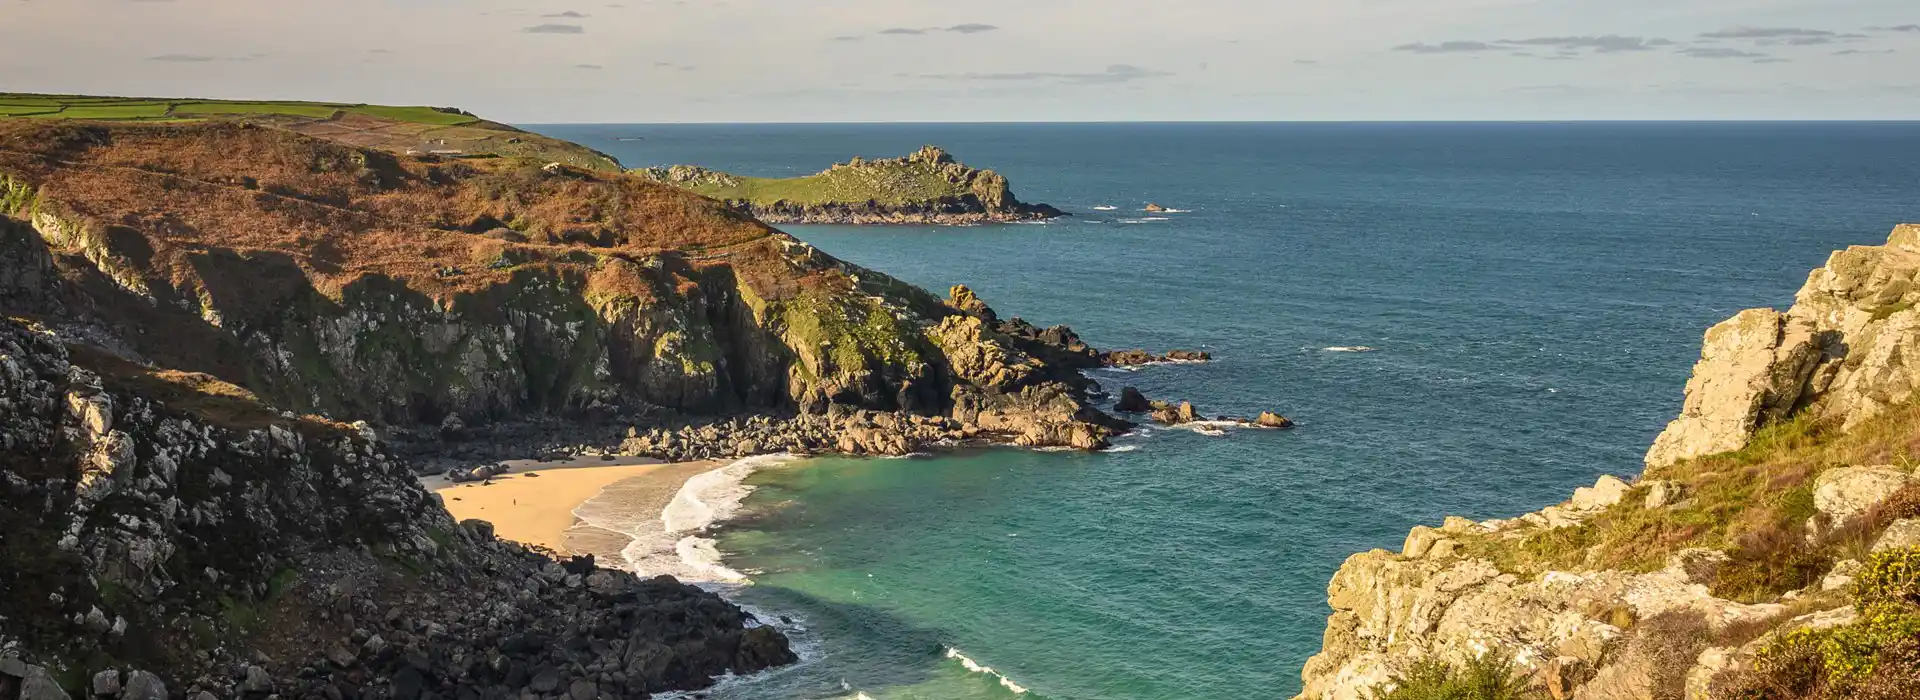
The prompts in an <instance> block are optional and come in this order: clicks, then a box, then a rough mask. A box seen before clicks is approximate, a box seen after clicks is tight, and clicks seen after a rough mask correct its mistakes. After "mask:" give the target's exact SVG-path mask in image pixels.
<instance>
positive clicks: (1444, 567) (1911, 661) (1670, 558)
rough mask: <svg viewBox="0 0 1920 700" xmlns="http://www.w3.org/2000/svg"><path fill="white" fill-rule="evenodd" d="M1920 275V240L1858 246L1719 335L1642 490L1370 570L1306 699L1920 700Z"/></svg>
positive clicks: (1420, 533) (1477, 532)
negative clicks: (1919, 358) (1918, 366)
mask: <svg viewBox="0 0 1920 700" xmlns="http://www.w3.org/2000/svg"><path fill="white" fill-rule="evenodd" d="M1916 281H1920V226H1912V225H1908V226H1901V227H1899V228H1898V229H1897V230H1895V231H1894V232H1893V234H1892V236H1891V238H1890V239H1889V240H1888V242H1887V244H1886V245H1884V246H1859V247H1853V248H1849V249H1847V250H1843V251H1839V252H1836V253H1834V254H1833V256H1832V257H1831V258H1830V259H1829V260H1828V261H1827V264H1826V265H1825V266H1824V267H1822V268H1820V269H1817V270H1814V271H1813V273H1812V275H1810V276H1809V277H1808V279H1807V282H1806V285H1805V286H1804V287H1803V288H1802V289H1801V290H1800V292H1799V294H1798V295H1797V296H1796V297H1795V300H1794V304H1793V306H1792V308H1790V309H1789V310H1787V311H1785V312H1780V311H1776V310H1773V309H1753V310H1748V311H1743V312H1741V313H1740V314H1738V315H1736V316H1735V317H1733V318H1732V319H1729V320H1727V321H1726V322H1724V323H1721V324H1719V325H1717V326H1714V327H1713V328H1712V329H1711V330H1709V331H1707V333H1706V337H1705V341H1704V344H1703V347H1702V350H1701V356H1700V361H1699V363H1698V364H1697V365H1695V367H1694V372H1693V378H1692V379H1691V381H1689V382H1688V383H1687V387H1686V403H1685V408H1684V409H1683V411H1682V414H1681V415H1680V417H1679V418H1678V419H1676V420H1674V421H1673V422H1672V424H1671V425H1669V426H1668V427H1667V429H1666V430H1665V432H1663V433H1661V435H1660V436H1659V439H1658V440H1656V441H1655V442H1654V445H1653V448H1652V449H1651V450H1650V451H1649V452H1648V453H1647V456H1646V471H1645V473H1643V474H1642V475H1640V476H1639V478H1638V479H1636V480H1634V481H1626V480H1623V479H1619V478H1615V477H1612V476H1603V477H1601V478H1600V479H1599V480H1598V481H1597V482H1596V483H1595V484H1594V485H1592V486H1590V487H1583V488H1580V489H1578V490H1576V491H1575V492H1574V494H1573V496H1572V498H1570V499H1568V500H1567V501H1565V502H1563V503H1559V504H1556V505H1552V506H1548V507H1547V508H1544V509H1542V510H1540V511H1538V512H1534V513H1527V514H1525V515H1522V516H1519V517H1516V518H1509V519H1496V520H1487V521H1483V522H1474V521H1471V520H1467V519H1464V518H1457V517H1455V518H1447V519H1446V521H1445V522H1444V523H1442V524H1439V526H1438V527H1428V526H1420V527H1415V528H1413V531H1412V532H1410V533H1408V535H1407V537H1406V541H1405V543H1404V545H1403V546H1401V548H1400V549H1399V551H1397V552H1396V551H1387V550H1384V549H1381V550H1374V551H1371V552H1366V553H1362V554H1356V555H1354V556H1353V557H1351V558H1349V559H1348V560H1347V561H1346V563H1345V564H1344V565H1343V566H1341V567H1340V570H1339V572H1338V573H1336V574H1335V575H1334V577H1333V580H1332V582H1331V583H1330V584H1329V585H1328V587H1327V595H1328V603H1329V604H1330V605H1331V606H1332V608H1333V614H1332V616H1331V617H1330V618H1328V620H1327V627H1326V632H1325V636H1324V646H1323V647H1322V649H1321V651H1320V653H1319V654H1318V655H1316V656H1314V657H1313V658H1312V659H1311V660H1310V661H1308V662H1307V664H1306V668H1305V670H1304V672H1303V677H1304V680H1305V692H1304V693H1302V694H1301V696H1300V697H1301V698H1304V699H1311V700H1322V699H1324V700H1358V699H1361V698H1369V697H1380V698H1385V699H1386V700H1398V699H1399V698H1431V697H1502V698H1506V697H1515V698H1518V697H1549V698H1553V699H1554V700H1565V699H1567V698H1576V699H1582V700H1610V699H1613V698H1685V699H1687V700H1707V699H1715V700H1719V699H1725V700H1733V699H1736V698H1740V699H1775V698H1778V699H1782V700H1784V699H1787V698H1868V699H1876V700H1879V699H1884V700H1892V699H1893V698H1912V697H1920V574H1916V572H1920V473H1916V472H1915V470H1914V464H1915V461H1916V460H1915V457H1916V454H1915V446H1916V445H1920V397H1916V393H1915V389H1916V387H1920V381H1917V380H1920V377H1916V375H1915V368H1914V365H1913V364H1912V362H1911V361H1910V360H1909V359H1908V358H1911V357H1913V356H1914V353H1915V352H1916V350H1917V349H1920V348H1916V343H1920V310H1916V308H1915V306H1916V303H1917V302H1920V291H1916V289H1917V287H1916V285H1915V282H1916ZM1469 686H1472V687H1480V688H1487V687H1501V688H1507V689H1509V690H1510V691H1511V692H1510V693H1508V694H1502V695H1489V696H1482V695H1448V694H1446V693H1447V692H1449V691H1447V689H1448V688H1453V689H1459V688H1465V687H1469Z"/></svg>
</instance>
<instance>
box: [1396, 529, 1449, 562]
mask: <svg viewBox="0 0 1920 700" xmlns="http://www.w3.org/2000/svg"><path fill="white" fill-rule="evenodd" d="M1441 539H1442V538H1441V535H1440V531H1439V530H1435V529H1433V528H1430V527H1427V526H1425V525H1415V526H1414V527H1413V529H1412V530H1410V531H1408V532H1407V541H1406V542H1405V543H1404V544H1402V545H1401V546H1400V556H1403V557H1406V558H1408V559H1419V558H1421V557H1424V556H1426V555H1427V550H1429V549H1432V548H1433V543H1435V542H1438V541H1440V540H1441Z"/></svg>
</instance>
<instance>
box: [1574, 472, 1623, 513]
mask: <svg viewBox="0 0 1920 700" xmlns="http://www.w3.org/2000/svg"><path fill="white" fill-rule="evenodd" d="M1631 488H1632V487H1630V486H1627V482H1625V481H1621V480H1620V478H1619V477H1617V476H1613V475H1612V474H1603V475H1601V476H1600V479H1599V480H1598V481H1595V482H1593V485H1592V486H1582V487H1580V488H1577V489H1574V490H1573V499H1572V500H1570V501H1568V502H1567V505H1569V506H1572V507H1573V508H1574V509H1576V510H1599V509H1602V508H1608V507H1611V506H1613V505H1614V504H1616V503H1619V502H1620V499H1621V498H1623V497H1625V496H1626V495H1627V491H1628V490H1629V489H1631Z"/></svg>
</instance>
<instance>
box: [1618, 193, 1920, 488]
mask: <svg viewBox="0 0 1920 700" xmlns="http://www.w3.org/2000/svg"><path fill="white" fill-rule="evenodd" d="M1917 277H1920V225H1914V224H1906V225H1902V226H1900V227H1898V228H1896V229H1894V231H1893V234H1892V235H1891V236H1890V237H1889V238H1888V241H1887V245H1884V246H1854V247H1851V248H1848V249H1846V250H1841V251H1836V252H1835V253H1834V254H1833V255H1832V256H1831V257H1830V258H1828V260H1827V264H1826V265H1825V266H1824V267H1821V268H1819V269H1816V270H1814V271H1813V272H1812V274H1810V275H1808V277H1807V282H1806V284H1805V285H1804V286H1802V287H1801V288H1800V291H1799V293H1798V294H1796V295H1795V297H1794V303H1793V307H1792V308H1791V309H1789V310H1788V311H1787V312H1786V313H1784V314H1782V313H1779V312H1777V311H1773V310H1770V309H1750V310H1747V311H1742V312H1740V314H1739V315H1736V316H1735V317H1733V318H1732V319H1730V320H1728V321H1726V322H1724V323H1721V324H1720V325H1717V326H1714V328H1713V329H1712V330H1709V331H1708V332H1707V337H1706V342H1705V343H1704V344H1703V347H1702V349H1701V359H1700V362H1699V363H1698V364H1696V365H1695V366H1694V374H1693V378H1692V379H1691V380H1689V381H1688V383H1687V401H1686V406H1685V408H1684V409H1683V410H1682V411H1681V414H1680V417H1679V418H1678V419H1676V420H1675V421H1673V423H1672V424H1671V425H1669V426H1668V427H1667V429H1666V431H1665V432H1663V433H1661V435H1660V438H1659V439H1658V440H1656V441H1655V442H1654V447H1653V449H1652V450H1651V451H1649V452H1648V453H1647V464H1648V465H1649V466H1661V465H1665V464H1671V463H1673V462H1675V461H1678V460H1681V459H1686V458H1689V457H1698V456H1703V455H1709V454H1715V453H1719V452H1727V451H1732V450H1737V449H1740V448H1742V447H1745V446H1746V444H1747V442H1748V440H1749V439H1750V438H1751V437H1752V435H1753V433H1754V431H1756V430H1758V429H1759V428H1761V427H1763V426H1765V425H1767V424H1768V423H1771V422H1775V421H1778V420H1781V419H1783V418H1785V417H1786V416H1788V415H1789V414H1791V413H1793V412H1794V411H1795V410H1797V409H1799V408H1801V407H1803V406H1804V407H1806V408H1807V409H1808V410H1809V411H1810V413H1811V414H1812V415H1814V416H1817V417H1823V418H1830V419H1833V420H1835V421H1837V422H1838V423H1839V424H1840V425H1841V426H1842V427H1847V428H1850V427H1852V426H1854V425H1857V424H1859V422H1860V421H1863V420H1866V419H1868V418H1871V417H1873V416H1875V415H1877V414H1879V413H1880V412H1881V411H1882V410H1884V409H1885V408H1886V407H1887V406H1891V405H1894V404H1897V403H1900V402H1902V401H1905V400H1907V398H1909V397H1911V396H1912V395H1913V392H1914V388H1915V387H1916V386H1920V365H1915V364H1913V363H1911V362H1910V361H1909V360H1908V358H1912V357H1917V356H1920V354H1916V353H1920V311H1915V309H1914V306H1915V305H1916V303H1920V288H1916V285H1915V281H1916V278H1917Z"/></svg>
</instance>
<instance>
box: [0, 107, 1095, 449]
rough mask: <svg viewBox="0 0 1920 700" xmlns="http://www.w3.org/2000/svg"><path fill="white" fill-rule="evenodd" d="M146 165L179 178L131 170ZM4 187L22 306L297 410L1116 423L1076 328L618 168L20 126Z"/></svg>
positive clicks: (422, 415) (10, 143)
mask: <svg viewBox="0 0 1920 700" xmlns="http://www.w3.org/2000/svg"><path fill="white" fill-rule="evenodd" d="M156 152H159V153H168V154H171V156H170V157H174V158H177V160H178V161H179V163H184V164H189V166H186V167H183V166H180V165H178V164H168V165H165V166H151V167H133V166H123V165H117V164H116V163H119V162H121V159H134V160H135V161H137V159H138V158H140V157H144V155H143V154H148V153H156ZM922 160H925V159H922ZM935 160H938V159H935ZM916 162H919V161H916ZM289 164H294V165H292V166H289ZM933 164H934V165H939V166H940V168H941V169H942V171H944V169H946V167H947V166H948V165H951V164H950V163H933ZM263 183H264V184H263ZM0 191H4V192H6V193H7V195H6V197H5V199H4V200H0V204H4V206H0V215H11V216H15V217H18V218H19V219H20V220H21V221H23V222H25V223H24V224H20V223H14V224H8V229H7V230H8V231H10V232H11V233H9V234H7V235H6V236H5V238H4V240H5V241H6V244H5V246H4V249H0V254H4V255H7V256H9V257H10V258H12V259H14V260H16V261H17V262H18V264H17V265H10V268H11V269H17V270H21V271H22V272H20V273H19V274H16V275H13V276H10V277H9V278H7V279H4V280H0V287H4V288H7V289H12V290H22V291H15V292H11V293H10V294H11V295H12V296H11V297H10V300H11V301H9V305H8V310H9V311H10V312H13V313H29V314H35V315H38V316H41V317H44V318H46V319H48V320H49V325H50V326H51V327H54V328H55V329H56V330H57V331H58V332H60V333H61V334H63V336H64V337H68V338H70V339H74V340H83V341H85V342H88V343H89V344H93V345H96V346H98V347H102V348H106V349H108V350H110V351H111V352H112V353H114V354H116V355H119V356H121V357H124V358H127V359H131V360H138V361H142V362H147V363H150V364H156V365H160V366H166V367H170V368H178V369H183V370H190V371H196V372H202V373H206V374H210V375H213V376H216V377H219V378H221V379H223V380H226V381H229V382H232V383H235V384H238V385H241V386H245V387H247V388H248V389H250V390H252V391H254V392H256V393H257V394H259V395H260V396H261V397H262V398H263V399H265V400H267V401H268V402H270V403H273V404H275V405H278V406H282V407H285V408H288V409H292V410H296V411H303V412H314V413H322V414H326V415H331V416H336V417H341V418H348V419H366V420H370V421H373V422H375V423H377V424H384V425H390V426H413V425H425V426H441V425H443V424H451V423H449V421H450V420H452V421H455V422H457V423H458V424H459V425H460V426H462V427H463V429H469V430H470V429H473V428H475V427H478V426H482V425H485V424H488V423H492V422H495V421H500V420H508V419H521V418H529V417H545V416H588V417H609V416H632V415H650V414H652V413H658V412H659V411H654V410H653V409H666V411H667V412H671V413H675V414H679V415H704V416H716V415H718V416H726V415H734V414H743V413H746V414H752V413H773V414H807V415H824V414H825V413H826V412H827V411H828V410H829V409H830V408H832V407H834V406H842V407H846V408H851V409H860V410H868V411H879V412H906V413H911V414H915V415H922V416H942V417H947V418H952V419H955V420H959V421H961V422H962V423H966V424H968V425H974V426H976V427H977V428H979V429H980V430H982V431H984V432H985V433H987V434H989V435H991V436H1005V437H1006V438H1007V439H1009V440H1019V441H1022V442H1023V443H1032V444H1039V445H1082V446H1084V445H1097V444H1100V442H1101V439H1102V436H1104V435H1105V434H1106V433H1107V432H1110V431H1111V430H1113V429H1115V428H1117V427H1120V426H1121V425H1122V424H1120V423H1118V422H1116V421H1113V420H1111V419H1109V418H1106V417H1105V416H1102V415H1098V412H1097V411H1095V410H1093V409H1091V408H1089V407H1087V404H1086V401H1085V394H1086V392H1087V391H1088V390H1089V389H1090V388H1091V382H1089V381H1088V380H1086V379H1085V378H1084V377H1081V376H1079V374H1078V373H1077V372H1075V371H1073V370H1074V369H1075V368H1077V367H1082V366H1094V365H1089V364H1086V363H1085V361H1084V360H1083V359H1082V358H1085V357H1090V356H1092V355H1093V353H1094V351H1093V350H1092V349H1091V348H1087V347H1086V346H1085V344H1084V343H1080V342H1079V339H1078V338H1077V337H1074V336H1073V334H1072V332H1071V331H1070V330H1067V329H1064V328H1060V327H1056V328H1053V329H1044V330H1043V329H1039V328H1037V327H1033V326H1031V325H1029V324H1025V322H1023V321H1019V320H1018V319H1013V320H1011V321H1005V322H1002V321H1000V320H999V319H998V318H997V317H996V316H994V315H992V313H991V309H990V308H987V307H986V305H985V304H984V303H983V302H980V301H979V300H978V299H977V298H972V297H970V298H969V299H966V300H956V303H955V304H954V305H949V304H947V303H944V302H943V301H942V300H941V299H940V298H938V297H936V296H934V295H931V294H928V293H926V292H925V291H923V290H920V289H917V288H914V287H912V286H910V285H906V284H904V283H901V282H899V281H897V280H894V279H892V278H889V277H887V276H885V275H882V274H879V273H876V272H873V271H870V270H865V269H862V268H858V267H855V266H852V265H848V264H846V263H844V262H841V261H839V260H836V259H834V258H832V257H830V256H827V255H826V254H824V253H821V252H820V251H818V250H816V249H814V248H813V247H812V246H809V245H807V244H805V243H803V242H800V241H798V240H796V239H794V238H792V237H790V236H787V235H786V234H783V233H780V232H778V231H775V230H773V229H770V228H768V227H766V226H764V225H763V224H760V223H758V222H754V221H751V220H748V219H745V218H742V217H739V216H737V215H735V214H732V213H730V212H728V211H726V210H725V209H724V208H723V207H720V206H719V205H716V204H713V203H711V202H707V201H705V200H702V199H699V198H698V197H694V196H692V195H688V194H685V193H683V192H680V191H678V190H675V189H673V188H669V187H664V186H661V185H657V184H653V183H650V182H645V181H642V180H639V179H637V178H633V177H630V176H626V175H605V174H600V173H596V172H591V171H586V170H580V169H574V168H569V167H565V166H555V167H520V165H516V164H514V163H511V162H495V161H474V162H471V163H466V162H462V163H459V164H456V165H448V164H445V163H440V162H437V161H432V160H409V159H403V158H395V157H392V156H389V155H387V154H383V153H378V152H372V151H360V150H355V149H351V148H346V147H342V146H338V145H335V144H330V143H326V142H322V141H317V140H312V139H306V138H303V137H299V136H296V135H293V134H288V133H285V132H280V131H274V130H267V129H249V128H245V127H243V126H237V125H213V126H173V127H159V126H118V127H81V126H71V125H43V124H19V123H6V124H4V125H0ZM502 230H504V231H507V232H508V233H511V234H512V235H511V236H507V235H498V236H496V235H493V234H494V233H496V232H499V231H502ZM23 231H31V232H32V233H31V235H27V234H25V233H23ZM317 232H326V234H325V235H316V233H317ZM969 294H970V293H969ZM976 326H977V328H976ZM343 387H351V388H352V389H351V390H350V391H343V390H341V388H343ZM1074 422H1077V423H1078V424H1077V425H1070V424H1069V423H1074ZM442 432H445V431H442ZM457 432H458V431H456V433H457Z"/></svg>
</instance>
